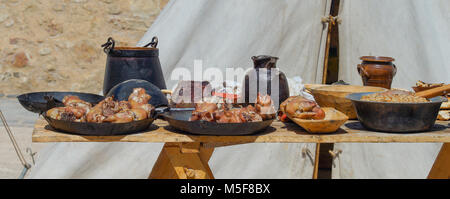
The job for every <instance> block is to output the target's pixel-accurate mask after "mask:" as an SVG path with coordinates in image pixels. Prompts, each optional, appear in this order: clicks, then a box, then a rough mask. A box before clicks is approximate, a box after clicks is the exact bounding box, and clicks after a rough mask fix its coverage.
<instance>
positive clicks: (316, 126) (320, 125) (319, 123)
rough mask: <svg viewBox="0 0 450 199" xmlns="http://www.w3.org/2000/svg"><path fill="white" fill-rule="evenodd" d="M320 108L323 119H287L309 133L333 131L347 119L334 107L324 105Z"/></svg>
mask: <svg viewBox="0 0 450 199" xmlns="http://www.w3.org/2000/svg"><path fill="white" fill-rule="evenodd" d="M322 109H323V111H325V118H324V119H323V120H303V119H298V118H289V119H291V120H292V121H293V122H295V123H296V124H298V125H299V126H301V127H302V128H304V129H305V130H306V131H308V132H309V133H333V132H336V131H337V130H338V129H339V127H341V126H342V125H343V124H344V123H345V122H346V121H347V120H348V117H347V116H346V115H345V114H344V113H341V112H339V111H338V110H336V109H334V108H329V107H324V108H322ZM288 117H289V116H288Z"/></svg>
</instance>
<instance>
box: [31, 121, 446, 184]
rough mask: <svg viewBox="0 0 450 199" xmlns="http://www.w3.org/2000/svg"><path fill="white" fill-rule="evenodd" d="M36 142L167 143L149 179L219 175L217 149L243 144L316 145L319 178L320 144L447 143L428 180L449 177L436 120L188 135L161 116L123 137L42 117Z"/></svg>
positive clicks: (281, 126) (279, 125)
mask: <svg viewBox="0 0 450 199" xmlns="http://www.w3.org/2000/svg"><path fill="white" fill-rule="evenodd" d="M32 140H33V142H164V143H165V145H164V147H163V149H162V150H161V153H160V155H159V157H158V160H157V162H156V163H155V165H154V167H153V169H152V171H151V173H150V175H149V178H181V179H186V178H189V179H190V178H194V179H198V178H214V176H213V174H212V172H211V169H210V168H209V166H208V161H209V159H210V157H211V155H212V153H213V151H214V148H215V147H220V146H227V145H235V144H244V143H317V144H318V147H316V159H315V161H316V164H315V168H314V171H315V172H314V173H315V174H314V176H313V178H315V177H317V166H318V164H317V163H318V149H319V146H320V143H344V142H345V143H392V142H402V143H408V142H409V143H429V142H435V143H444V145H443V146H442V148H441V151H440V153H439V155H438V157H437V158H436V161H435V163H434V165H433V167H432V169H431V170H430V173H429V175H428V178H450V123H449V122H442V121H437V122H436V125H435V126H434V127H433V129H432V130H431V131H430V132H425V133H409V134H398V133H380V132H372V131H368V130H366V129H364V128H363V127H362V126H361V124H360V123H359V122H358V121H355V120H351V121H348V122H347V123H346V124H345V125H343V126H342V127H341V129H339V130H338V131H337V132H336V133H333V134H321V135H318V134H308V133H307V132H305V130H303V129H302V128H301V127H299V126H297V125H296V124H293V123H282V122H274V123H273V124H272V125H271V127H269V128H267V129H266V130H265V131H263V132H261V133H258V134H257V135H251V136H197V135H184V134H180V131H178V130H175V129H174V128H172V127H171V126H169V125H168V123H167V122H165V121H162V120H156V121H155V122H154V123H153V124H152V126H151V127H150V128H149V130H148V131H146V132H143V133H139V134H132V135H123V136H80V135H69V134H63V133H59V132H57V131H55V130H53V129H52V128H51V127H50V126H49V125H48V124H47V122H46V121H45V120H44V119H43V118H42V117H40V118H39V119H38V120H37V121H36V124H35V127H34V131H33V136H32Z"/></svg>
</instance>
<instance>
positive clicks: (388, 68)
mask: <svg viewBox="0 0 450 199" xmlns="http://www.w3.org/2000/svg"><path fill="white" fill-rule="evenodd" d="M360 59H361V60H362V63H361V64H358V73H359V75H361V77H362V81H363V84H364V86H377V87H383V88H387V89H391V84H392V79H393V78H394V76H395V74H396V73H397V67H396V66H395V64H393V63H392V62H393V61H394V60H395V59H394V58H392V57H378V56H363V57H361V58H360Z"/></svg>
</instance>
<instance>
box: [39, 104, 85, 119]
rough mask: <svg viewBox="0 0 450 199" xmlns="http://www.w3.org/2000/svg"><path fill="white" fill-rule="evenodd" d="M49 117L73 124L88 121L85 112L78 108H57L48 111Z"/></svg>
mask: <svg viewBox="0 0 450 199" xmlns="http://www.w3.org/2000/svg"><path fill="white" fill-rule="evenodd" d="M46 114H47V116H48V117H50V118H53V119H56V120H65V121H73V122H83V121H86V117H85V114H86V112H85V110H84V109H83V108H78V107H56V108H52V109H50V110H48V111H47V113H46Z"/></svg>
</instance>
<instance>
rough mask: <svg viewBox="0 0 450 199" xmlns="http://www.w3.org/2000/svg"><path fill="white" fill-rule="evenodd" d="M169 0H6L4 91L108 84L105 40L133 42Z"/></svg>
mask: <svg viewBox="0 0 450 199" xmlns="http://www.w3.org/2000/svg"><path fill="white" fill-rule="evenodd" d="M167 2H168V0H56V1H55V0H0V46H1V47H0V95H8V94H19V93H23V92H30V91H48V90H60V91H69V90H70V91H81V92H92V93H98V92H99V91H101V89H102V86H103V85H102V83H103V75H104V68H105V62H106V55H105V54H104V53H103V51H102V49H101V47H100V46H101V44H103V43H105V42H106V39H107V38H108V37H110V36H111V37H113V38H114V40H116V42H118V44H116V46H117V45H120V46H133V45H135V44H136V43H137V42H138V41H139V39H140V38H141V37H142V36H143V35H144V33H145V31H146V30H147V29H148V28H149V27H150V25H151V24H152V23H153V21H154V20H155V19H156V17H157V16H158V14H159V12H160V11H161V9H162V8H163V7H164V6H165V5H166V4H167Z"/></svg>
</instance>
